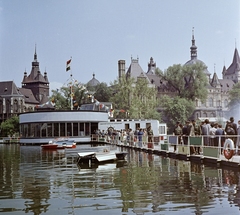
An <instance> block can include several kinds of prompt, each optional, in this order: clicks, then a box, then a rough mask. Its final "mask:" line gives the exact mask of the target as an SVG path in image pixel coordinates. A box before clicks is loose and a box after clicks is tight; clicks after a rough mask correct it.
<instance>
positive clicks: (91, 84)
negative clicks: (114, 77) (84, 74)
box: [87, 73, 100, 89]
mask: <svg viewBox="0 0 240 215" xmlns="http://www.w3.org/2000/svg"><path fill="white" fill-rule="evenodd" d="M99 84H100V82H99V81H98V80H97V79H96V78H95V74H94V73H93V77H92V79H91V80H90V81H89V82H87V87H88V88H91V89H94V88H96V86H98V85H99Z"/></svg>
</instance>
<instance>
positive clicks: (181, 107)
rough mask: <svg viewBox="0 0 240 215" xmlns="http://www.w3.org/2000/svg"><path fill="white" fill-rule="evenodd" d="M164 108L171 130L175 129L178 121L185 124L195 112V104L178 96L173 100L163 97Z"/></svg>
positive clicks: (161, 101) (162, 104)
mask: <svg viewBox="0 0 240 215" xmlns="http://www.w3.org/2000/svg"><path fill="white" fill-rule="evenodd" d="M160 103H161V106H162V108H163V115H164V117H166V118H167V119H168V127H169V128H170V130H172V128H173V127H174V125H175V124H176V122H177V121H179V122H181V123H184V122H185V121H186V120H187V119H188V118H189V116H191V115H192V113H193V111H194V108H195V106H194V102H193V101H190V100H188V99H186V98H180V97H179V96H176V97H174V98H171V97H169V96H163V97H162V98H161V100H160Z"/></svg>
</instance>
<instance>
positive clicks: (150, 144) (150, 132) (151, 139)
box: [147, 126, 153, 149]
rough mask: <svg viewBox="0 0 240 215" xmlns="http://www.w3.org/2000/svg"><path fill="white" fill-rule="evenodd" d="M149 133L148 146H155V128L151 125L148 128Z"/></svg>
mask: <svg viewBox="0 0 240 215" xmlns="http://www.w3.org/2000/svg"><path fill="white" fill-rule="evenodd" d="M147 135H148V148H151V149H152V148H153V130H152V127H151V126H149V127H148V128H147Z"/></svg>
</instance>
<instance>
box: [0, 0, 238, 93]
mask: <svg viewBox="0 0 240 215" xmlns="http://www.w3.org/2000/svg"><path fill="white" fill-rule="evenodd" d="M193 28H194V37H195V43H196V46H197V47H198V48H197V54H198V59H199V60H202V61H203V62H204V63H205V64H206V66H207V67H208V70H209V72H210V73H212V74H213V73H214V71H215V72H216V73H217V75H218V77H219V78H222V74H221V73H222V68H223V66H224V65H225V66H226V68H228V67H229V66H230V64H231V63H232V59H233V54H234V50H235V48H237V49H238V51H240V50H239V47H240V1H239V0H211V1H210V0H201V1H199V0H155V1H154V0H114V1H113V0H95V1H94V0H92V1H90V0H89V1H86V0H85V1H84V0H71V1H67V0H41V1H37V0H21V1H20V0H11V1H9V0H0V42H1V43H0V81H14V82H15V84H16V85H17V86H18V87H21V82H22V79H23V75H24V72H25V71H26V72H27V75H29V73H30V71H31V67H32V61H33V57H34V52H35V47H36V51H37V58H38V61H39V64H40V71H41V73H42V74H44V72H45V71H46V72H47V75H48V79H49V82H50V89H51V90H52V89H57V88H60V87H61V86H63V85H66V83H67V82H68V80H69V78H70V74H71V73H72V75H73V78H74V79H75V80H77V81H78V82H80V83H82V84H86V83H87V82H88V81H89V80H91V79H92V77H93V74H95V78H96V79H97V80H98V81H99V82H105V83H107V84H108V85H109V84H110V83H111V82H113V81H114V80H116V79H117V76H118V61H119V60H125V61H126V67H129V65H130V63H131V58H133V59H137V58H138V59H139V64H140V66H141V67H142V69H143V70H144V71H145V72H147V68H148V63H149V61H150V57H153V60H154V61H155V62H156V65H157V67H158V68H159V69H161V70H163V71H164V70H166V69H167V68H168V67H169V66H172V65H173V64H182V65H183V64H184V63H186V62H187V61H188V60H190V47H191V39H192V30H193ZM71 57H72V62H71V72H66V61H67V60H69V59H70V58H71Z"/></svg>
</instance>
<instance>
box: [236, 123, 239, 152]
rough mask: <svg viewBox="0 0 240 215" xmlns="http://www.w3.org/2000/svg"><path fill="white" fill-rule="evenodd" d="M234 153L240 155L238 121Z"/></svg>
mask: <svg viewBox="0 0 240 215" xmlns="http://www.w3.org/2000/svg"><path fill="white" fill-rule="evenodd" d="M236 153H237V154H238V155H240V120H238V127H237V143H236Z"/></svg>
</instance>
